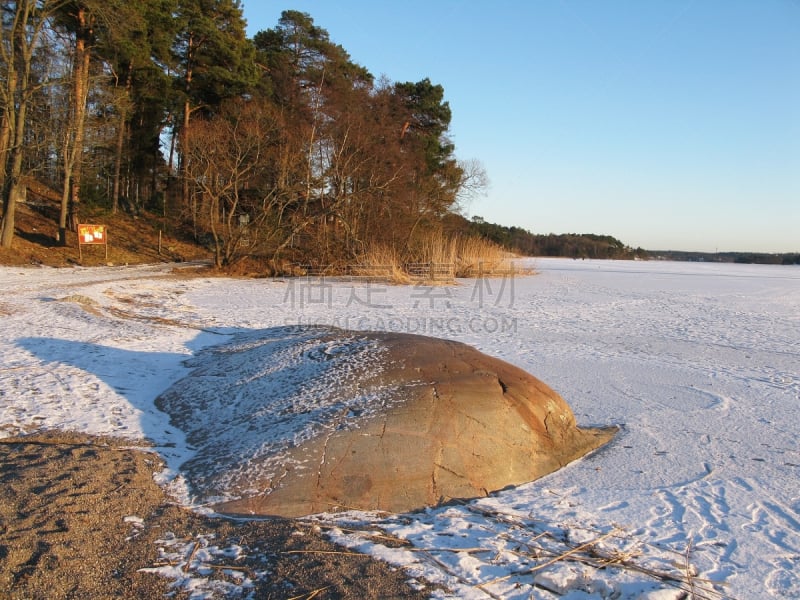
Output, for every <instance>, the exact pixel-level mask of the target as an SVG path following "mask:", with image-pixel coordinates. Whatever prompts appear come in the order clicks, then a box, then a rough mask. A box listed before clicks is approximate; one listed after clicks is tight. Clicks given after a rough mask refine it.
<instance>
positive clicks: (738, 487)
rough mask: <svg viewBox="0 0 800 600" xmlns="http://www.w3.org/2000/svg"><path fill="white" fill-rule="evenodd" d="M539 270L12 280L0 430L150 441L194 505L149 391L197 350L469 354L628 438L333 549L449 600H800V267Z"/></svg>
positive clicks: (1, 271) (30, 274) (345, 534)
mask: <svg viewBox="0 0 800 600" xmlns="http://www.w3.org/2000/svg"><path fill="white" fill-rule="evenodd" d="M534 264H535V268H536V269H537V271H538V273H539V274H538V275H536V276H533V277H516V278H511V277H507V278H501V279H478V280H464V281H460V282H459V284H458V285H457V286H450V287H442V286H437V287H428V286H424V285H417V286H388V285H383V284H378V283H371V284H367V283H363V282H350V281H337V280H332V279H319V278H312V279H294V280H233V279H224V278H183V277H174V276H172V275H171V274H170V271H171V269H172V267H171V266H139V267H112V268H101V269H83V268H71V269H60V270H55V269H49V268H30V269H24V268H18V267H0V285H2V290H3V291H2V295H1V296H0V317H1V318H0V357H1V358H2V366H1V367H0V435H12V434H17V433H25V432H31V431H35V430H39V429H43V428H63V429H71V430H78V431H83V432H87V433H95V434H113V435H124V436H129V437H131V438H142V437H146V438H149V439H151V440H153V441H154V442H155V444H156V445H157V447H158V450H159V452H161V453H162V454H163V455H164V457H165V458H166V459H167V461H168V464H169V470H168V471H167V472H165V473H164V474H163V477H164V481H165V483H166V482H167V481H169V480H172V489H173V491H174V492H176V493H179V494H180V493H183V494H184V496H183V497H184V500H185V501H186V502H191V498H189V497H188V496H186V495H185V494H186V491H185V490H181V488H180V477H177V478H175V476H176V475H177V474H178V473H179V468H180V465H181V464H182V463H183V462H184V461H186V460H188V459H190V458H191V457H192V448H190V447H189V446H188V445H187V443H186V441H185V436H184V432H182V431H180V430H178V429H176V428H175V427H173V426H172V425H170V423H169V420H168V418H167V417H166V416H165V415H164V414H163V413H161V412H159V411H158V410H157V409H156V408H155V405H154V399H155V398H156V397H157V396H158V395H159V394H160V393H161V392H162V391H164V390H166V389H167V388H169V387H170V386H171V385H172V384H173V383H175V382H176V381H178V380H180V379H181V378H183V377H185V376H186V375H187V373H188V368H189V367H188V366H186V365H185V364H184V362H185V361H186V360H187V359H189V358H191V357H193V356H195V355H196V354H197V353H198V352H199V351H200V350H202V349H204V348H207V347H209V346H211V345H215V344H219V343H223V342H226V341H227V340H229V339H230V338H231V335H232V334H234V333H243V332H248V331H253V330H258V329H268V328H274V327H278V326H285V325H296V324H301V325H304V324H325V325H335V326H338V327H343V328H347V329H355V330H358V329H363V330H367V329H378V330H381V329H382V330H394V331H404V332H410V333H423V334H428V335H434V336H437V337H447V338H452V339H457V340H460V341H463V342H466V343H469V344H472V345H474V346H476V347H477V348H478V349H480V350H482V351H484V352H486V353H488V354H491V355H494V356H498V357H500V358H503V359H505V360H507V361H509V362H511V363H514V364H516V365H518V366H520V367H522V368H524V369H526V370H528V371H530V372H531V373H533V374H534V375H536V376H537V377H539V378H540V379H542V380H543V381H545V382H546V383H548V384H549V385H550V386H551V387H553V388H555V389H556V390H557V391H558V392H559V393H560V394H561V395H562V396H563V397H564V398H565V399H566V400H567V402H568V403H569V404H570V406H571V407H572V409H573V411H574V412H575V415H576V418H577V420H578V423H579V424H581V425H612V424H618V425H621V426H622V430H621V432H620V434H619V435H618V436H617V438H616V439H615V440H614V441H613V442H612V443H611V444H610V445H609V446H608V447H606V448H604V449H603V450H601V451H600V452H598V453H596V454H594V455H592V456H589V457H586V458H584V459H582V460H580V461H577V462H576V463H573V464H571V465H569V466H568V467H567V468H565V469H562V470H561V471H559V472H557V473H554V474H552V475H549V476H547V477H545V478H543V479H541V480H538V481H536V482H533V483H530V484H527V485H524V486H520V487H519V488H516V489H512V490H507V491H503V492H501V493H497V494H494V495H492V496H491V497H489V498H484V499H480V500H476V501H474V502H472V503H469V504H466V505H453V506H447V507H442V508H438V509H432V510H427V511H421V512H419V513H413V514H404V515H377V514H363V513H348V514H345V515H331V516H324V517H320V518H319V524H320V526H322V527H324V528H326V529H327V530H329V531H330V532H331V533H332V535H333V536H334V538H335V539H337V541H339V542H341V543H344V544H346V545H349V546H351V547H354V548H358V549H360V550H364V551H367V552H370V553H373V554H375V555H376V556H380V557H382V558H384V559H385V560H388V561H390V562H393V563H396V564H402V565H404V566H406V567H408V568H409V570H410V572H411V573H412V574H413V575H415V576H420V577H425V578H427V579H429V580H431V581H434V582H440V583H442V584H444V585H446V586H448V587H449V588H450V589H451V590H452V593H451V595H448V594H447V593H445V592H437V595H438V596H439V597H459V598H529V597H535V598H558V597H564V598H571V599H577V598H641V597H645V598H660V599H668V598H681V597H685V594H686V592H689V593H692V594H694V596H695V597H697V598H736V599H739V600H744V599H758V598H798V597H800V448H799V447H798V442H797V437H798V432H800V411H798V408H800V269H798V268H797V267H778V266H755V265H753V266H749V265H732V264H704V263H671V262H655V261H653V262H616V261H608V262H604V261H571V260H562V259H538V260H536V261H535V263H534ZM354 523H355V524H358V525H360V526H363V525H368V526H370V527H373V526H374V528H376V529H377V528H380V529H381V530H383V531H386V532H389V533H391V534H392V535H394V536H397V537H400V538H402V539H405V540H407V541H408V542H410V545H406V546H402V547H399V548H391V547H389V546H388V545H384V544H382V543H381V538H379V537H375V536H369V535H365V534H358V533H354V532H353V531H352V529H353V527H352V524H354ZM170 551H171V552H172V551H174V548H171V550H170ZM220 552H222V553H224V550H220ZM178 554H180V553H179V552H178ZM209 554H211V553H210V552H209ZM201 555H202V553H196V556H195V560H198V559H197V558H196V557H197V556H201ZM178 571H180V572H181V573H183V570H182V569H178ZM672 576H674V577H675V578H676V580H671V579H670V577H672ZM198 577H200V583H198V579H197V578H195V579H193V580H192V584H191V585H192V586H193V587H192V589H193V590H196V591H197V593H198V594H201V593H202V589H204V588H203V585H202V577H201V576H200V575H198ZM209 586H211V587H209V588H208V589H213V586H212V585H211V583H209ZM246 588H247V586H246V585H245V584H243V586H242V587H241V589H240V590H239V591H240V592H242V593H245V594H246ZM229 591H230V590H229Z"/></svg>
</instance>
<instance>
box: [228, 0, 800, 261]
mask: <svg viewBox="0 0 800 600" xmlns="http://www.w3.org/2000/svg"><path fill="white" fill-rule="evenodd" d="M243 6H244V13H245V17H246V18H247V21H248V31H249V33H250V34H251V35H252V34H255V33H256V32H257V31H260V30H262V29H269V28H272V27H274V26H275V25H276V24H277V23H278V19H279V18H280V14H281V12H282V11H283V10H286V9H292V10H299V11H302V12H306V13H309V14H310V15H311V16H312V17H313V19H314V22H315V24H316V25H318V26H320V27H323V28H324V29H326V30H327V31H328V33H329V34H330V37H331V39H332V40H333V41H334V42H336V43H338V44H340V45H342V46H343V47H344V48H345V50H347V51H348V52H349V53H350V56H351V57H352V59H353V60H354V61H355V62H357V63H359V64H361V65H363V66H364V67H366V68H367V69H368V70H369V71H370V72H371V73H372V74H373V75H375V76H376V77H379V76H381V75H386V76H387V77H388V78H389V79H390V80H392V81H419V80H420V79H423V78H425V77H429V78H430V79H431V80H432V81H433V82H434V83H437V84H441V85H442V86H443V87H444V90H445V99H446V100H447V101H448V102H449V103H450V107H451V109H452V112H453V119H452V123H451V136H452V139H453V141H454V142H455V145H456V155H457V156H458V158H459V159H464V160H466V159H477V160H478V161H480V162H481V163H482V164H483V166H484V167H485V169H486V171H487V173H488V176H489V179H490V187H489V189H488V191H487V193H486V194H485V196H483V197H480V198H477V199H474V200H473V201H472V202H471V203H470V204H469V205H468V206H467V207H466V210H465V212H466V214H467V215H468V216H472V215H480V216H482V217H484V218H485V219H486V220H488V221H492V222H496V223H501V224H503V225H517V226H521V227H525V228H527V229H530V230H531V231H533V232H536V233H566V232H576V233H598V234H609V235H613V236H615V237H617V238H619V239H621V240H622V241H623V242H625V243H626V244H628V245H631V246H642V247H644V248H647V249H661V250H667V249H674V250H702V251H709V252H714V251H715V250H719V251H726V250H746V251H762V252H797V251H800V0H694V1H693V0H647V1H644V0H627V1H622V0H618V1H614V0H608V1H606V0H550V1H544V0H529V1H522V0H516V1H511V0H492V1H491V2H490V1H488V0H486V1H477V0H476V1H461V2H458V1H455V0H425V1H421V0H403V1H396V2H389V1H387V2H382V1H376V0H339V1H334V0H316V1H315V0H295V1H292V0H285V1H284V2H283V3H279V2H275V1H274V0H244V1H243Z"/></svg>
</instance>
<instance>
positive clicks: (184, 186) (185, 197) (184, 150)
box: [179, 35, 194, 206]
mask: <svg viewBox="0 0 800 600" xmlns="http://www.w3.org/2000/svg"><path fill="white" fill-rule="evenodd" d="M193 54H194V38H193V37H192V36H191V35H189V40H188V48H187V50H186V88H185V91H186V100H185V101H184V103H183V127H182V128H181V143H180V148H179V150H180V177H181V200H182V201H183V206H189V171H188V164H187V162H188V160H189V159H188V153H189V120H190V118H191V116H192V106H191V98H190V96H189V94H190V92H191V90H192V62H193V61H194V57H193Z"/></svg>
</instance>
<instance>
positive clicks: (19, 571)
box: [0, 433, 430, 600]
mask: <svg viewBox="0 0 800 600" xmlns="http://www.w3.org/2000/svg"><path fill="white" fill-rule="evenodd" d="M159 469H160V462H159V459H158V457H157V456H156V455H154V454H151V453H148V452H143V451H139V450H132V449H129V448H127V447H125V446H124V445H122V444H121V443H120V442H116V441H114V440H107V439H97V438H90V437H87V436H82V435H72V434H53V433H51V434H47V435H38V436H27V437H22V438H5V439H0V598H2V599H6V598H8V599H22V598H25V599H28V598H30V599H48V600H57V599H61V598H64V599H67V598H69V599H72V598H75V599H77V598H81V599H90V600H96V599H105V598H143V599H149V598H164V597H165V595H166V594H168V593H172V595H171V597H173V598H186V597H188V594H187V593H186V592H185V591H178V593H177V594H175V592H176V590H175V589H171V588H170V585H171V583H172V580H169V579H165V578H163V577H161V576H160V575H157V574H154V573H148V572H141V571H140V569H142V568H152V567H154V566H159V565H163V563H164V557H163V556H159V543H158V540H163V539H165V538H167V539H169V538H173V537H174V538H179V539H183V540H187V541H191V540H199V539H200V537H201V536H204V537H206V538H207V537H208V536H213V540H214V544H215V545H218V546H219V547H225V545H226V544H228V545H231V544H237V545H238V546H239V547H241V548H243V549H244V552H243V554H244V557H243V558H235V559H231V560H229V561H228V562H227V563H226V565H225V566H226V567H232V568H233V569H235V570H236V572H239V573H249V574H253V573H256V572H258V573H261V574H264V573H265V571H266V575H265V576H263V575H262V576H261V577H256V578H255V581H256V586H255V589H254V590H250V592H254V595H253V597H255V598H275V599H278V598H286V599H288V598H294V599H298V600H299V599H303V598H307V599H310V598H316V599H318V600H323V599H333V598H354V599H355V598H359V599H361V598H425V597H428V595H429V593H430V590H428V592H425V591H420V590H418V589H412V588H411V587H410V585H409V583H408V579H409V578H408V575H407V574H405V573H404V572H403V571H402V570H397V569H393V568H391V567H390V566H389V565H387V564H385V563H383V562H380V561H377V560H374V559H372V558H370V557H367V556H364V555H359V554H356V553H352V552H348V551H346V550H344V549H343V548H341V547H338V546H336V545H334V544H332V543H331V542H329V541H327V540H326V539H325V536H324V532H322V531H321V530H319V528H317V527H314V526H313V525H311V524H309V523H305V522H302V521H294V520H286V519H270V520H266V521H231V520H228V519H221V518H209V517H205V516H202V515H198V514H195V513H193V512H190V511H188V510H185V509H183V508H180V507H178V506H176V505H174V504H172V503H171V502H170V501H169V499H168V498H167V497H166V496H165V495H164V493H163V491H162V490H161V488H159V486H158V485H156V484H155V482H154V481H153V473H154V472H156V471H158V470H159ZM126 517H128V518H127V519H126ZM131 517H139V518H140V519H141V522H138V520H137V519H131ZM198 543H199V542H198ZM190 547H191V546H190ZM212 571H213V572H214V575H213V577H214V578H217V579H220V580H224V579H226V578H229V577H230V576H231V573H232V571H231V570H230V569H223V568H219V569H212ZM191 574H192V573H187V575H191Z"/></svg>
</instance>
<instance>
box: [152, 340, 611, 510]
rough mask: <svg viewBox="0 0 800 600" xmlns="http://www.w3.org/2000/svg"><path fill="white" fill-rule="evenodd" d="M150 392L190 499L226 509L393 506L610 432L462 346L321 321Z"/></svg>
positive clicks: (539, 466) (576, 453)
mask: <svg viewBox="0 0 800 600" xmlns="http://www.w3.org/2000/svg"><path fill="white" fill-rule="evenodd" d="M192 360H193V366H194V367H195V368H194V370H193V372H192V374H191V375H190V376H188V377H187V378H185V379H184V380H182V381H181V382H179V383H178V384H176V385H175V386H174V387H173V388H171V389H170V390H168V391H167V392H166V393H165V394H163V395H162V396H161V398H159V400H158V404H159V406H160V407H161V408H162V410H165V411H166V412H167V413H169V414H170V415H171V416H172V419H173V422H174V423H175V424H176V425H178V426H179V427H181V428H182V429H183V430H184V431H185V432H186V433H187V441H188V442H189V443H190V444H191V445H192V446H193V447H194V448H195V449H196V454H195V456H194V457H193V458H192V459H190V460H188V461H187V462H186V463H185V464H184V465H183V467H182V471H183V473H184V476H185V478H186V480H187V483H188V487H189V489H190V490H191V491H192V493H194V494H195V496H196V497H195V501H196V502H198V503H203V504H207V505H210V506H211V507H212V508H213V509H215V510H216V511H218V512H223V513H239V514H259V515H281V516H288V517H292V516H300V515H307V514H312V513H317V512H325V511H333V510H341V509H360V510H385V511H391V512H403V511H408V510H413V509H418V508H421V507H424V506H432V505H436V504H440V503H443V502H447V501H449V500H451V499H456V498H459V499H463V498H473V497H477V496H484V495H486V494H488V493H490V492H492V491H496V490H499V489H502V488H504V487H507V486H510V485H516V484H520V483H525V482H528V481H532V480H534V479H537V478H538V477H541V476H543V475H546V474H547V473H551V472H552V471H555V470H556V469H559V468H560V467H563V466H564V465H566V464H567V463H569V462H570V461H573V460H575V459H577V458H579V457H581V456H583V455H584V454H586V453H587V452H590V451H591V450H594V449H596V448H598V447H599V446H601V445H602V444H604V443H606V442H607V441H608V440H610V439H611V437H613V435H614V433H615V431H616V429H613V428H612V429H609V428H605V429H596V428H595V429H582V428H578V427H577V425H576V423H575V418H574V416H573V414H572V411H571V410H570V408H569V406H567V404H566V402H564V400H563V399H562V398H561V397H560V396H559V395H558V394H557V393H556V392H555V391H553V390H552V389H551V388H549V387H548V386H547V385H545V384H544V383H542V382H541V381H539V380H538V379H536V378H535V377H533V376H532V375H529V374H528V373H526V372H525V371H523V370H522V369H519V368H517V367H515V366H513V365H510V364H508V363H506V362H503V361H501V360H498V359H496V358H492V357H490V356H487V355H485V354H482V353H481V352H478V351H477V350H475V349H474V348H472V347H470V346H467V345H465V344H462V343H459V342H454V341H449V340H442V339H435V338H429V337H423V336H417V335H409V334H396V333H353V332H344V331H341V330H337V329H332V328H316V327H315V328H302V329H298V328H276V329H272V330H266V331H258V332H249V333H248V334H246V335H240V336H238V337H237V338H236V339H235V340H234V341H233V342H231V343H229V344H225V345H223V346H219V347H216V348H213V349H211V350H209V351H206V352H204V353H201V354H200V355H199V356H197V357H196V358H194V359H192Z"/></svg>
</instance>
